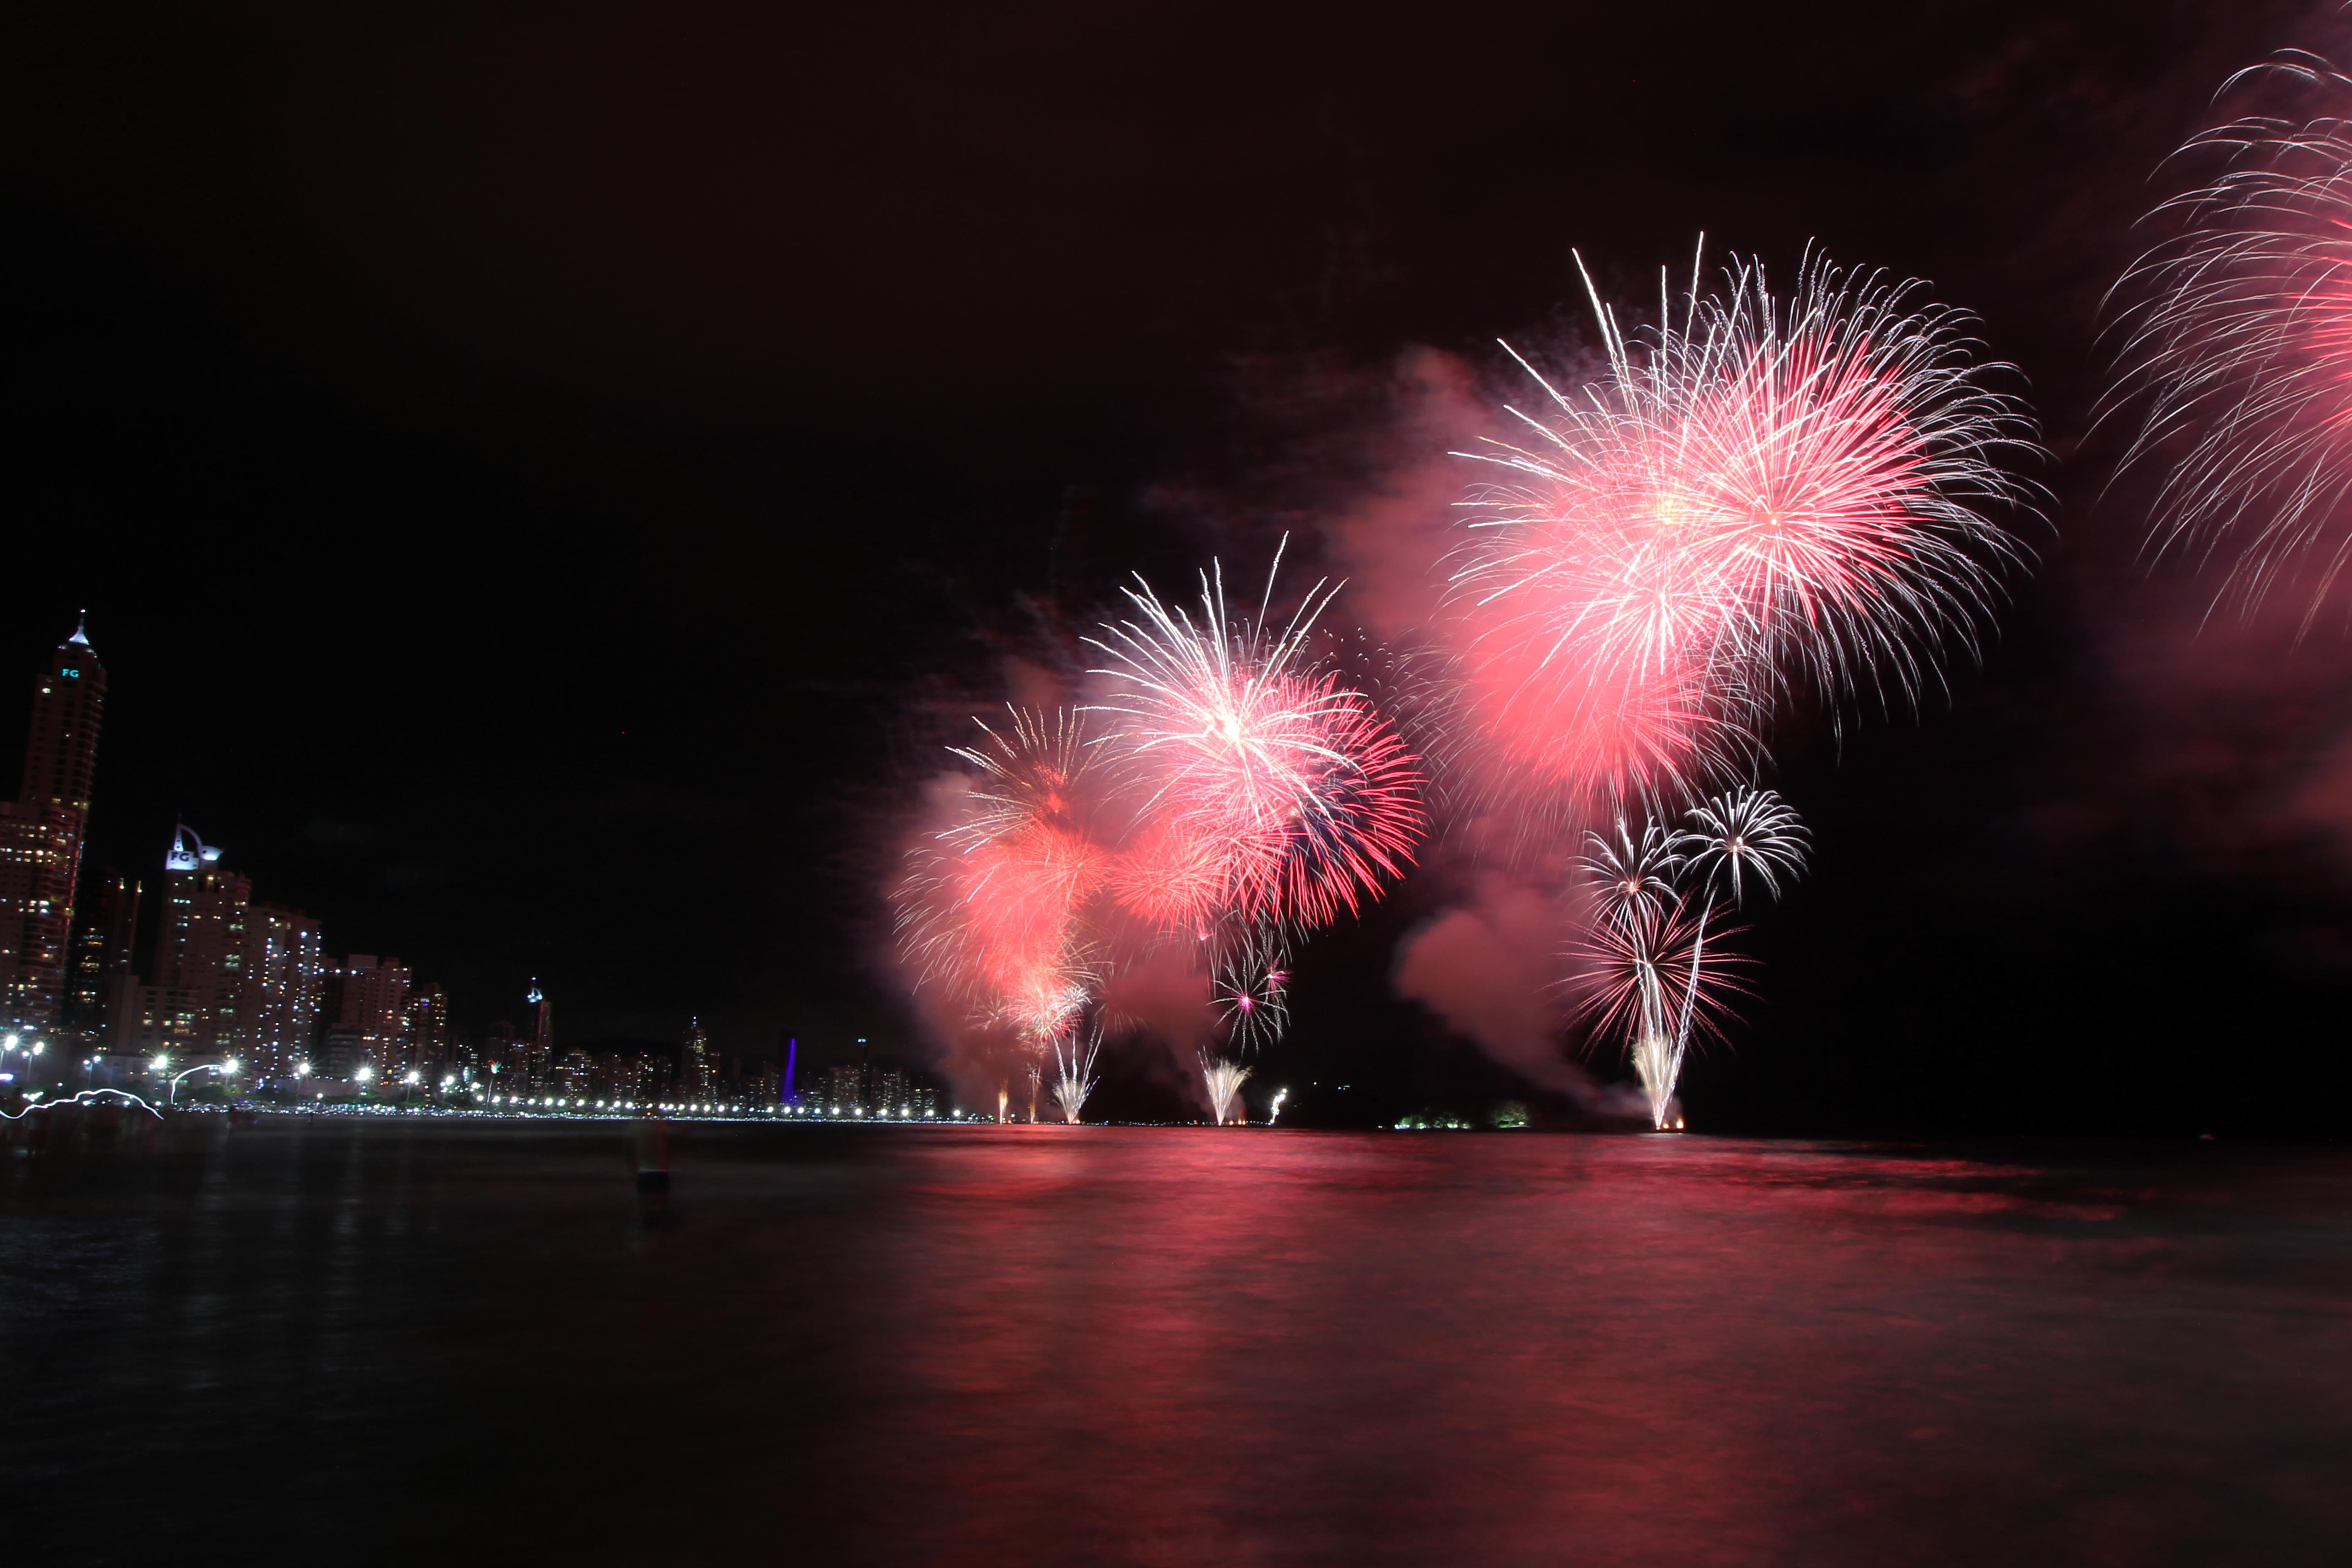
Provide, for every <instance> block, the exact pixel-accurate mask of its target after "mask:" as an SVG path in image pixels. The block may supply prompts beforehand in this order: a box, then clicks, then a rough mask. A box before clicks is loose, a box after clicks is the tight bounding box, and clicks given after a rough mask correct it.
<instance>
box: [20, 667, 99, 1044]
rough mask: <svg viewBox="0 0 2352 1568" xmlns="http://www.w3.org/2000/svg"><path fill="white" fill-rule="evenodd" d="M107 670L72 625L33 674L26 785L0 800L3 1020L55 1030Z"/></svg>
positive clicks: (61, 1005)
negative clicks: (69, 634) (8, 799)
mask: <svg viewBox="0 0 2352 1568" xmlns="http://www.w3.org/2000/svg"><path fill="white" fill-rule="evenodd" d="M105 708H106V671H105V669H104V668H101V667H100V664H99V662H98V656H97V655H96V654H95V653H93V652H92V651H90V646H89V637H87V636H85V635H84V634H83V631H82V628H81V627H79V626H76V627H75V628H74V634H73V636H72V637H68V638H67V639H66V640H65V641H64V642H62V643H60V644H58V649H57V652H56V654H55V655H54V656H52V657H51V658H50V659H49V661H48V664H47V667H46V668H43V670H42V671H41V673H40V674H38V675H37V676H36V677H34V679H33V720H32V728H31V732H30V734H29V736H28V737H27V739H26V746H25V779H24V786H23V788H22V789H21V790H19V791H18V798H17V799H16V801H14V802H9V803H0V1023H5V1024H6V1025H8V1026H11V1027H15V1028H31V1029H41V1030H47V1029H54V1028H56V1027H57V1026H58V1023H59V1022H60V1018H61V1015H62V1013H63V1010H64V1003H65V993H66V971H67V967H68V952H67V942H68V939H69V938H70V936H71V935H72V931H73V914H74V889H75V886H76V884H77V883H78V881H79V879H80V875H81V846H82V833H83V829H84V828H85V827H86V826H87V825H88V823H89V788H90V776H91V773H92V772H93V770H94V769H95V767H96V765H97V761H98V731H99V724H100V720H101V719H102V718H103V716H104V713H105Z"/></svg>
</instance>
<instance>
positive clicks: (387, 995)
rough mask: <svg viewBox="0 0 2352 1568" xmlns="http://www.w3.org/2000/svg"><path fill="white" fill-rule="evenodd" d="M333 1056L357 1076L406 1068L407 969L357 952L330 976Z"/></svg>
mask: <svg viewBox="0 0 2352 1568" xmlns="http://www.w3.org/2000/svg"><path fill="white" fill-rule="evenodd" d="M328 979H329V983H330V984H329V986H328V990H329V992H330V1000H331V1002H332V1004H333V1007H332V1010H331V1016H329V1018H328V1021H327V1032H328V1046H329V1049H330V1053H331V1055H333V1056H334V1057H335V1059H336V1060H337V1061H339V1062H344V1063H347V1064H348V1068H349V1070H350V1071H352V1072H357V1071H358V1069H359V1068H362V1067H372V1068H374V1069H375V1070H376V1071H377V1072H379V1073H383V1074H384V1075H386V1076H387V1077H388V1076H390V1075H392V1074H394V1073H395V1072H398V1071H399V1070H401V1069H402V1068H404V1067H405V1066H406V1065H407V1059H408V1058H407V1033H406V1030H405V1029H404V1027H403V1026H404V1024H405V1023H406V1022H407V1010H408V986H409V975H408V970H407V968H406V967H405V966H404V965H403V964H402V963H401V962H400V960H398V959H396V958H386V959H383V960H381V961H379V960H378V959H377V957H376V955H375V954H373V953H372V952H355V953H353V954H352V955H351V957H349V958H347V959H345V960H344V961H343V962H342V963H341V964H339V965H337V966H335V967H334V968H333V969H331V971H329V973H328Z"/></svg>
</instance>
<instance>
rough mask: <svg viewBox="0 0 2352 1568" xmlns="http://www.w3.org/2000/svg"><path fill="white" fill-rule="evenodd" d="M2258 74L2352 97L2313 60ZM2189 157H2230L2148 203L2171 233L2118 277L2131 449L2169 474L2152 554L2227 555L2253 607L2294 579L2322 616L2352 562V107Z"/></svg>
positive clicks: (2203, 140)
mask: <svg viewBox="0 0 2352 1568" xmlns="http://www.w3.org/2000/svg"><path fill="white" fill-rule="evenodd" d="M2246 77H2253V78H2261V79H2270V80H2271V81H2273V83H2274V84H2280V85H2288V86H2294V87H2300V88H2304V89H2315V90H2317V91H2319V92H2321V93H2323V94H2325V95H2326V96H2327V97H2329V98H2330V99H2332V100H2335V101H2336V103H2337V104H2339V105H2352V79H2347V78H2346V77H2344V76H2342V75H2339V74H2338V73H2336V71H2334V70H2332V69H2330V68H2326V66H2324V65H2323V64H2321V63H2320V62H2318V61H2316V60H2314V59H2312V58H2309V57H2296V58H2284V59H2281V60H2277V61H2273V62H2272V63H2270V64H2268V65H2265V66H2261V67H2256V68H2254V69H2253V70H2252V71H2249V72H2242V73H2241V78H2246ZM2235 80H2236V79H2233V81H2235ZM2176 157H2179V158H2180V159H2183V160H2185V161H2188V162H2189V163H2219V164H2220V166H2221V167H2220V173H2219V174H2215V175H2214V176H2213V177H2212V178H2210V180H2209V181H2208V182H2207V183H2206V184H2203V185H2200V186H2199V187H2198V188H2197V189H2195V190H2192V191H2189V192H2186V193H2184V194H2182V195H2176V196H2174V197H2172V198H2171V199H2170V200H2168V201H2167V202H2165V203H2163V204H2162V205H2160V206H2158V208H2157V210H2156V211H2155V213H2153V214H2152V215H2150V222H2152V223H2154V224H2156V225H2158V226H2160V227H2162V228H2164V229H2166V230H2168V233H2166V234H2165V235H2164V237H2162V238H2161V239H2160V240H2159V241H2158V244H2157V245H2156V246H2155V247H2153V248H2152V249H2150V250H2149V251H2148V252H2147V254H2145V255H2144V256H2142V257H2141V258H2139V260H2138V261H2137V263H2135V264H2134V265H2133V267H2132V268H2131V269H2130V270H2129V271H2128V272H2127V273H2126V276H2125V278H2124V279H2123V280H2122V282H2121V283H2120V284H2119V285H2118V286H2117V288H2118V295H2119V297H2120V298H2122V299H2123V300H2125V301H2126V308H2125V310H2124V312H2123V314H2122V316H2121V318H2120V320H2121V322H2122V325H2123V329H2124V338H2123V352H2122V363H2123V374H2122V376H2121V378H2120V379H2119V381H2118V384H2117V385H2116V390H2115V392H2114V394H2112V395H2111V398H2110V405H2111V406H2115V405H2122V404H2124V403H2129V402H2137V405H2138V406H2139V409H2140V414H2141V417H2140V422H2139V428H2138V430H2137V435H2136V437H2135V438H2134V440H2133V442H2132V445H2131V447H2130V450H2129V452H2128V454H2127V455H2126V464H2127V465H2128V464H2131V463H2148V464H2153V465H2157V466H2159V467H2160V468H2162V470H2163V474H2164V479H2163V483H2162V486H2161V488H2160V489H2159V490H2158V495H2157V503H2156V507H2155V511H2154V517H2153V527H2152V529H2151V531H2150V534H2149V546H2150V549H2151V551H2152V552H2155V553H2158V554H2161V553H2164V552H2190V553H2195V554H2198V555H2200V557H2207V556H2210V555H2212V554H2214V553H2216V552H2223V553H2226V555H2227V557H2228V562H2229V564H2228V571H2227V574H2226V577H2225V579H2224V583H2223V587H2222V590H2221V595H2222V598H2223V600H2225V601H2229V602H2233V603H2235V605H2237V606H2238V607H2239V608H2240V609H2241V610H2242V611H2245V612H2251V611H2252V610H2253V609H2254V608H2255V607H2256V606H2258V605H2260V604H2261V603H2262V602H2263V600H2264V599H2265V598H2267V597H2268V596H2269V595H2272V594H2273V593H2274V592H2279V591H2282V590H2284V589H2285V588H2287V587H2288V586H2289V585H2290V584H2293V585H2294V586H2296V587H2298V588H2299V589H2300V592H2301V594H2302V595H2303V596H2304V599H2305V605H2304V627H2305V630H2308V629H2309V627H2310V625H2311V623H2312V621H2313V619H2314V618H2315V616H2317V615H2318V614H2319V612H2320V610H2321V608H2322V607H2323V605H2325V604H2326V601H2327V599H2328V598H2329V596H2330V595H2331V593H2332V592H2333V590H2334V589H2335V587H2336V583H2337V580H2338V579H2339V577H2340V576H2341V575H2342V574H2343V572H2344V569H2345V567H2346V565H2347V563H2352V121H2347V120H2344V119H2341V118H2336V117H2323V118H2318V119H2313V120H2309V121H2290V120H2283V119H2276V118H2272V117H2267V116H2250V117H2247V118H2243V119H2240V120H2235V121H2231V122H2230V123H2228V124H2225V125H2221V126H2217V127H2215V128H2213V129H2211V130H2210V131H2206V132H2202V133H2200V135H2198V136H2196V137H2194V138H2192V139H2191V140H2190V141H2189V143H2188V144H2187V145H2186V146H2184V147H2183V148H2182V149H2181V150H2180V152H2179V153H2178V154H2176Z"/></svg>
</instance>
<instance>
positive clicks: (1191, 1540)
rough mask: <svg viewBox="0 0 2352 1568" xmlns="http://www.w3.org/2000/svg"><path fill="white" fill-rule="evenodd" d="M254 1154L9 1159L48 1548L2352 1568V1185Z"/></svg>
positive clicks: (905, 1155) (2040, 1160)
mask: <svg viewBox="0 0 2352 1568" xmlns="http://www.w3.org/2000/svg"><path fill="white" fill-rule="evenodd" d="M205 1131H206V1133H207V1136H205V1137H203V1138H200V1139H197V1140H194V1142H192V1143H191V1144H189V1145H188V1146H184V1147H173V1148H159V1149H156V1150H153V1151H150V1152H88V1153H82V1154H68V1153H60V1152H49V1153H46V1154H43V1155H40V1156H37V1157H36V1156H32V1155H28V1154H25V1153H21V1152H12V1153H10V1155H9V1157H8V1158H7V1159H6V1160H5V1163H0V1388H5V1394H0V1499H5V1503H6V1511H7V1520H8V1523H7V1529H8V1532H9V1538H10V1539H11V1540H12V1541H13V1542H15V1543H16V1545H15V1548H14V1549H13V1550H12V1551H11V1552H10V1553H9V1560H10V1561H12V1562H22V1563H41V1564H44V1565H47V1564H57V1563H145V1562H166V1561H171V1562H183V1561H190V1560H202V1561H215V1560H225V1559H233V1560H241V1561H246V1562H254V1563H279V1562H286V1563H295V1562H300V1563H318V1562H323V1563H379V1562H381V1563H417V1562H456V1563H473V1562H489V1561H496V1560H499V1559H506V1560H511V1561H523V1562H546V1563H629V1564H638V1563H925V1564H932V1563H1021V1564H1050V1563H1168V1564H1179V1563H1181V1564H1187V1565H1196V1564H1210V1563H1215V1564H1225V1563H1318V1564H1319V1563H1331V1564H1351V1565H1360V1564H1386V1563H1446V1564H1454V1563H1482V1564H1483V1563H1577V1564H1612V1563H1643V1564H1649V1563H1661V1564H1669V1563H1670V1564H1706V1563H1726V1564H1748V1563H1759V1564H1762V1563H1770V1564H1789V1565H1791V1568H1795V1565H1806V1568H1821V1565H1833V1564H1846V1563H1855V1564H1860V1563H1873V1564H1876V1563H1928V1564H1940V1563H2003V1564H2011V1563H2116V1564H2126V1563H2130V1564H2137V1563H2262V1564H2299V1563H2347V1562H2352V1371H2347V1369H2352V1158H2347V1156H2346V1155H2344V1154H2342V1153H2337V1152H2288V1151H2273V1150H2256V1149H2239V1148H2231V1147H2228V1146H2224V1145H2214V1144H2199V1145H2191V1146H2187V1147H2176V1148H2166V1149H2153V1148H2123V1147H2118V1148H2075V1149H2053V1148H2049V1147H2042V1148H2033V1147H2017V1148H1999V1149H1958V1148H1938V1147H1910V1146H1891V1145H1864V1144H1847V1143H1825V1142H1735V1141H1728V1140H1721V1139H1712V1138H1706V1137H1697V1136H1691V1137H1681V1138H1642V1137H1622V1136H1621V1137H1607V1136H1579V1135H1568V1134H1550V1133H1533V1132H1528V1133H1497V1134H1444V1133H1424V1134H1412V1133H1375V1134H1340V1133H1318V1132H1306V1131H1268V1130H1265V1129H1249V1130H1240V1131H1213V1130H1206V1129H1202V1130H1181V1129H1140V1128H1138V1129H1117V1128H1107V1129H1096V1128H1080V1129H1074V1130H1072V1129H1062V1128H1014V1129H998V1128H992V1127H990V1128H979V1129H954V1130H946V1129H942V1130H938V1131H916V1130H906V1129H882V1128H872V1129H856V1130H850V1129H830V1128H819V1127H765V1128H755V1129H731V1128H720V1127H705V1128H702V1129H700V1130H698V1131H695V1132H694V1133H693V1134H692V1135H691V1136H690V1138H689V1140H688V1142H686V1143H685V1144H684V1146H682V1147H681V1148H680V1149H679V1150H678V1151H677V1163H676V1172H675V1180H674V1184H673V1190H672V1192H671V1194H669V1196H668V1197H667V1199H666V1200H658V1201H656V1200H648V1199H641V1198H640V1197H639V1196H638V1195H637V1194H636V1193H635V1190H634V1184H633V1180H632V1169H631V1166H630V1165H629V1164H628V1163H627V1162H626V1160H625V1150H624V1146H623V1142H622V1140H621V1138H620V1136H619V1135H618V1133H617V1132H615V1131H612V1130H611V1129H609V1128H602V1127H596V1126H593V1125H589V1126H583V1125H572V1126H555V1125H541V1126H533V1127H516V1126H504V1127H501V1126H493V1125H485V1124H457V1123H434V1122H425V1121H358V1122H351V1121H331V1120H321V1121H317V1122H315V1123H306V1122H304V1121H296V1120H291V1119H289V1120H283V1121H267V1122H265V1123H264V1124H262V1125H260V1126H258V1127H254V1128H238V1129H235V1130H230V1129H227V1128H226V1127H225V1126H222V1125H221V1124H219V1123H218V1122H217V1121H215V1122H212V1123H210V1124H209V1125H208V1126H207V1128H206V1129H205ZM19 1551H21V1552H24V1553H25V1554H24V1555H22V1556H18V1555H16V1552H19Z"/></svg>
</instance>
